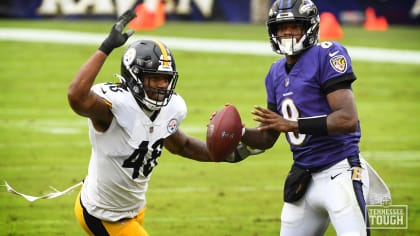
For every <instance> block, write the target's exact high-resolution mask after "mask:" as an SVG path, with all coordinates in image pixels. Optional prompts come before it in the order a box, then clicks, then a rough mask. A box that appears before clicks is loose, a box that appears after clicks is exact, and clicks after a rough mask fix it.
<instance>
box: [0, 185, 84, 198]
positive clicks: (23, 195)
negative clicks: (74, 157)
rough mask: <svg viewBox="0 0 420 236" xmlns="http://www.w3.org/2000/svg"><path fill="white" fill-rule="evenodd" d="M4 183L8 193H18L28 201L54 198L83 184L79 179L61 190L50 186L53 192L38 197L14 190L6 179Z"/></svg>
mask: <svg viewBox="0 0 420 236" xmlns="http://www.w3.org/2000/svg"><path fill="white" fill-rule="evenodd" d="M4 184H5V186H6V189H7V191H8V192H9V193H12V194H16V195H19V196H21V197H23V198H25V199H26V200H28V201H30V202H34V201H36V200H39V199H53V198H56V197H60V196H63V195H64V194H67V193H69V192H71V191H72V190H73V189H75V188H77V187H79V186H81V185H82V184H83V181H81V182H79V183H77V184H75V185H73V186H71V187H68V188H67V189H65V190H63V191H59V190H57V189H55V188H53V187H51V186H50V188H51V189H52V190H54V191H55V192H52V193H48V194H45V195H42V196H39V197H35V196H29V195H26V194H23V193H19V192H17V191H16V190H14V189H13V188H12V187H10V185H9V184H8V183H7V182H6V181H4Z"/></svg>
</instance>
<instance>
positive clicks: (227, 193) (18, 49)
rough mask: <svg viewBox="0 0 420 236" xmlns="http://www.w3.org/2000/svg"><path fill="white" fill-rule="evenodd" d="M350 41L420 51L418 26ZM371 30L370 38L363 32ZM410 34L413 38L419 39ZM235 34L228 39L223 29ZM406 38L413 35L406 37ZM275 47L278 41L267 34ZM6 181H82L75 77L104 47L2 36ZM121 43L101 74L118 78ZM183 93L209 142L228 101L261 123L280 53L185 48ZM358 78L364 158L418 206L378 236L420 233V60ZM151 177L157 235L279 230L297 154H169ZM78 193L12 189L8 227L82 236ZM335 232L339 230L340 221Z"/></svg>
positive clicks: (84, 144) (191, 118)
mask: <svg viewBox="0 0 420 236" xmlns="http://www.w3.org/2000/svg"><path fill="white" fill-rule="evenodd" d="M110 24H111V23H110V22H103V21H101V22H78V21H4V20H3V21H0V27H28V28H50V29H58V28H64V29H66V30H79V31H85V32H100V33H106V32H108V31H109V27H110ZM221 29H222V30H223V32H227V35H226V38H229V39H238V40H247V39H252V40H266V33H265V28H264V26H263V25H229V24H228V25H227V24H221V23H215V24H210V23H205V24H193V23H168V24H166V25H165V26H164V27H162V28H160V29H158V30H156V31H146V32H138V33H137V35H139V34H145V35H148V34H152V35H161V36H180V37H200V38H221V34H220V31H221ZM344 32H345V38H344V40H343V41H342V42H343V43H344V44H345V45H349V46H371V47H386V48H393V49H394V48H398V49H413V50H420V45H419V44H418V43H416V42H417V41H415V40H409V39H410V38H411V39H413V38H418V37H419V36H420V31H419V29H418V28H410V27H401V26H394V27H391V29H390V30H389V31H386V32H366V31H364V30H363V29H362V28H358V27H345V28H344ZM361 35H363V39H362V37H361ZM407 36H410V37H407ZM223 37H225V35H223ZM401 42H404V43H401ZM267 43H268V42H267ZM0 48H1V51H2V53H1V54H0V61H1V63H0V70H1V71H2V76H1V77H0V81H1V83H2V86H0V107H1V109H0V158H1V160H2V162H1V163H0V179H2V180H7V181H8V182H9V183H10V184H11V185H12V186H13V187H15V188H16V190H18V191H22V192H25V193H27V194H30V195H41V194H43V193H46V192H50V189H49V188H48V186H54V187H56V188H58V189H64V188H65V187H67V186H69V185H71V184H74V183H76V182H77V181H80V180H81V179H82V178H83V177H84V175H85V174H86V169H87V164H88V161H89V155H90V145H89V142H88V137H87V128H86V122H87V121H86V119H84V118H82V117H79V116H77V115H75V114H74V113H73V112H72V111H71V109H70V108H69V106H68V105H67V100H66V91H67V87H68V84H69V82H70V80H71V79H72V78H73V76H74V75H75V73H76V72H77V70H78V68H79V67H80V66H81V64H82V63H83V62H84V61H85V60H86V59H87V58H88V57H89V55H90V54H91V53H92V52H93V51H94V50H95V49H96V47H95V46H75V45H61V44H51V43H48V44H45V43H29V42H13V41H0ZM122 50H123V49H117V50H115V52H114V53H113V54H112V56H111V57H110V58H109V60H108V61H107V62H106V64H105V66H104V68H103V70H102V72H101V73H100V75H99V78H98V80H97V82H104V81H110V80H111V81H115V79H114V78H113V76H112V75H113V74H114V73H115V72H118V68H119V63H120V61H119V60H120V55H121V53H122ZM174 53H175V57H176V60H177V67H178V70H179V72H180V79H179V83H178V86H177V91H178V92H179V93H180V94H181V95H182V96H183V97H184V98H185V100H186V102H187V105H188V109H189V113H188V116H187V118H186V120H185V121H184V122H183V124H182V125H181V129H183V130H184V131H186V132H187V133H188V134H190V135H192V136H195V137H198V138H201V139H203V140H204V137H205V129H206V124H207V122H208V118H209V116H210V114H211V113H212V112H213V111H214V110H216V109H218V108H220V107H222V106H223V104H225V103H226V102H230V103H233V104H235V105H237V107H238V109H239V111H240V112H241V115H242V118H243V121H244V122H245V123H246V125H247V126H249V127H252V126H254V125H255V123H254V122H253V121H252V117H251V115H250V111H251V110H252V107H253V105H256V104H258V105H265V92H264V87H263V86H264V85H263V80H264V76H265V73H266V72H267V70H268V68H269V66H270V64H271V63H272V62H273V61H274V60H275V59H276V58H277V56H276V55H274V54H273V56H254V55H232V54H216V53H200V52H184V51H174ZM353 67H354V69H355V72H356V75H357V76H358V80H357V81H356V82H355V84H354V90H355V95H356V99H357V102H358V109H359V116H360V120H361V123H362V129H363V137H362V141H361V144H360V146H361V149H362V154H364V155H365V157H366V159H368V160H369V161H370V163H371V164H372V165H373V166H374V167H375V168H376V170H377V171H378V172H379V173H380V174H381V175H382V177H383V178H384V179H385V180H386V182H387V183H388V184H389V186H390V188H391V191H392V194H393V203H394V204H403V205H408V207H409V223H408V225H409V228H408V230H374V231H373V235H418V234H420V226H419V225H420V220H419V213H420V204H419V202H418V201H416V196H417V194H418V193H419V191H420V189H419V185H418V183H417V179H418V176H419V175H418V168H419V164H418V161H419V160H420V146H419V144H418V143H419V141H420V126H419V125H418V124H417V122H416V119H415V117H418V116H419V113H420V109H419V105H418V101H419V98H420V81H419V80H418V75H419V74H420V68H419V66H418V65H404V64H390V63H373V62H369V63H367V62H360V61H354V62H353ZM159 163H160V164H159V166H158V167H157V168H156V169H155V171H154V173H153V177H152V181H151V183H150V191H149V192H148V194H147V197H148V210H147V213H146V220H145V228H146V229H147V230H148V231H149V233H150V234H151V235H174V234H183V235H278V231H279V227H280V220H279V216H280V212H281V206H282V186H283V181H284V178H285V176H286V174H287V171H288V169H289V166H290V164H291V154H290V152H289V150H288V145H287V144H286V142H285V141H284V137H283V136H282V137H281V138H280V140H279V141H278V143H277V145H276V146H275V147H274V148H273V149H272V150H269V151H267V152H266V153H264V154H263V155H261V156H258V157H253V158H250V159H248V160H246V161H244V162H241V163H238V164H227V163H217V164H216V163H198V162H194V161H191V160H186V159H183V158H179V157H176V156H172V155H170V154H169V153H168V152H164V153H163V155H162V157H161V158H160V159H159ZM75 197H76V193H72V194H69V195H65V196H63V197H62V198H59V199H54V200H42V201H38V202H35V203H28V202H26V201H25V200H23V199H21V198H18V197H16V196H13V195H10V194H9V193H7V192H6V191H5V189H3V190H0V235H80V234H82V233H83V231H82V230H81V229H80V227H79V226H78V225H77V222H76V220H75V218H74V216H73V203H74V199H75ZM327 235H334V231H333V229H332V228H330V229H329V230H328V232H327Z"/></svg>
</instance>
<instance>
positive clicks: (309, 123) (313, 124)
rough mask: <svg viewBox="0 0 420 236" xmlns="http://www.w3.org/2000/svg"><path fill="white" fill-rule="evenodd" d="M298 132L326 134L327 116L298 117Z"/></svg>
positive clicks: (317, 134)
mask: <svg viewBox="0 0 420 236" xmlns="http://www.w3.org/2000/svg"><path fill="white" fill-rule="evenodd" d="M298 128H299V133H301V134H312V135H316V136H327V135H328V129H327V116H326V115H325V116H314V117H307V118H300V119H298Z"/></svg>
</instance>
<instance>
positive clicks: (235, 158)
mask: <svg viewBox="0 0 420 236" xmlns="http://www.w3.org/2000/svg"><path fill="white" fill-rule="evenodd" d="M263 152H264V150H260V149H254V148H252V147H250V146H248V145H246V144H244V143H242V142H240V143H239V144H238V146H237V147H236V149H235V151H234V152H233V153H232V154H230V155H229V156H227V158H226V159H225V160H224V161H225V162H230V163H235V162H240V161H242V160H244V159H245V158H247V157H248V156H250V155H258V154H260V153H263Z"/></svg>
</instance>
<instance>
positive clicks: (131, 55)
mask: <svg viewBox="0 0 420 236" xmlns="http://www.w3.org/2000/svg"><path fill="white" fill-rule="evenodd" d="M134 59H136V49H135V48H129V49H127V51H126V52H125V53H124V57H123V63H124V65H125V66H130V65H131V63H133V61H134Z"/></svg>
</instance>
